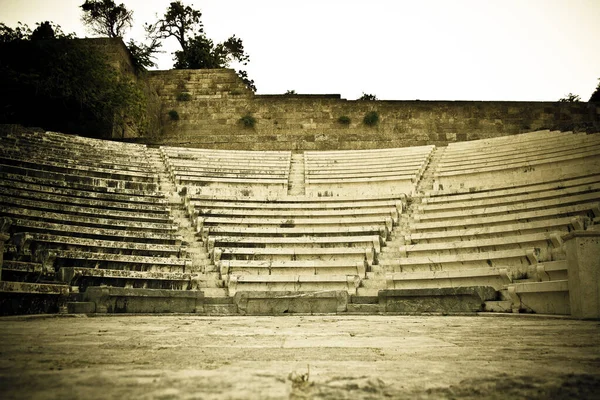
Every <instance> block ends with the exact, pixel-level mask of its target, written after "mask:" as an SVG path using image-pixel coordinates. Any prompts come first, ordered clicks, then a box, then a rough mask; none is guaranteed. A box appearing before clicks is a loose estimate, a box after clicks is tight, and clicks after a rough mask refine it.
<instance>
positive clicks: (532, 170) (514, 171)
mask: <svg viewBox="0 0 600 400" xmlns="http://www.w3.org/2000/svg"><path fill="white" fill-rule="evenodd" d="M599 156H600V147H597V148H596V149H594V150H590V151H584V152H577V153H575V154H571V155H559V156H554V157H548V158H540V159H534V160H530V161H523V162H519V163H512V164H507V165H504V166H502V165H499V166H494V167H484V168H471V169H467V170H460V171H448V172H436V173H434V188H443V189H453V188H462V187H466V188H470V187H486V186H501V185H508V184H516V183H533V182H546V181H553V180H557V179H563V178H568V177H573V176H585V175H588V174H593V173H598V172H600V157H599Z"/></svg>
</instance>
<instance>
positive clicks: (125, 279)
mask: <svg viewBox="0 0 600 400" xmlns="http://www.w3.org/2000/svg"><path fill="white" fill-rule="evenodd" d="M57 279H58V280H59V281H61V282H65V283H66V284H68V285H70V286H79V287H80V288H85V287H88V286H99V284H107V283H110V286H117V287H138V288H145V289H171V290H187V289H189V286H190V279H191V276H190V274H185V273H180V272H147V271H126V270H114V269H96V268H81V267H62V268H60V269H59V270H58V272H57Z"/></svg>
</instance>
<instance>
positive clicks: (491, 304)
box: [483, 300, 512, 313]
mask: <svg viewBox="0 0 600 400" xmlns="http://www.w3.org/2000/svg"><path fill="white" fill-rule="evenodd" d="M484 304H485V305H484V308H483V309H484V311H488V312H502V313H512V301H510V300H495V301H486V302H484Z"/></svg>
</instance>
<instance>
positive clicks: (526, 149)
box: [440, 134, 598, 168]
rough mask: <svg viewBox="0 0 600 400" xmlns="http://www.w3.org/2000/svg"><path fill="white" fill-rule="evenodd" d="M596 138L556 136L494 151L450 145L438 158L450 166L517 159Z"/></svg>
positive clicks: (568, 148)
mask: <svg viewBox="0 0 600 400" xmlns="http://www.w3.org/2000/svg"><path fill="white" fill-rule="evenodd" d="M597 144H598V139H597V138H596V137H594V136H590V137H586V136H585V134H583V136H582V135H569V136H562V137H556V138H549V139H544V140H540V141H539V142H537V143H532V144H531V145H528V146H525V145H520V144H516V145H514V146H511V147H501V146H495V145H491V146H493V147H494V152H493V153H490V152H489V149H485V148H483V149H476V150H472V151H468V152H467V151H463V150H460V151H454V149H452V148H451V147H448V148H446V150H445V151H444V152H443V154H442V156H441V159H440V166H442V167H445V168H446V167H452V166H460V165H473V166H474V165H476V164H480V163H486V162H498V161H501V160H502V159H508V160H519V159H523V158H531V157H537V156H540V153H541V154H543V155H550V154H556V153H560V152H564V151H571V150H574V149H581V150H585V149H586V148H589V147H590V146H596V145H597Z"/></svg>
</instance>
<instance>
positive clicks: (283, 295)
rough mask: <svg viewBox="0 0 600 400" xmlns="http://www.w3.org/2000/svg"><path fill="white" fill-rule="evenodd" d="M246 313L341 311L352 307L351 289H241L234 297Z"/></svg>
mask: <svg viewBox="0 0 600 400" xmlns="http://www.w3.org/2000/svg"><path fill="white" fill-rule="evenodd" d="M234 302H235V304H236V305H237V307H238V312H239V313H240V314H242V315H278V314H288V313H289V314H292V313H303V314H321V313H333V314H335V313H340V312H346V311H347V309H348V292H347V291H343V290H333V291H321V292H292V291H281V292H267V291H253V292H246V291H239V292H237V293H236V294H235V296H234Z"/></svg>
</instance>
